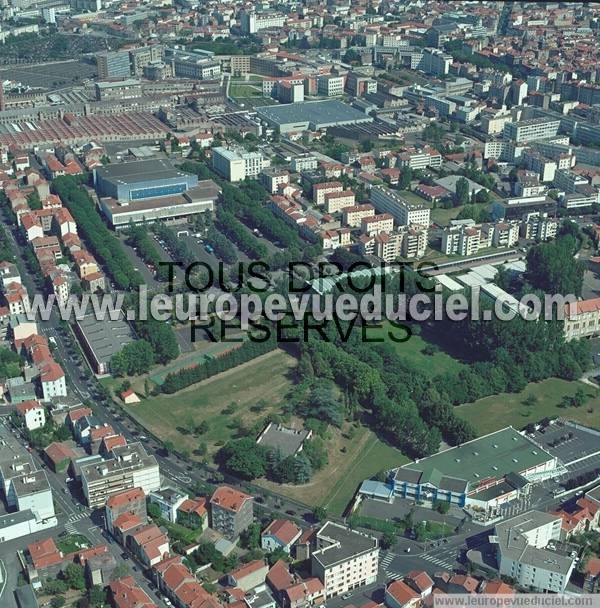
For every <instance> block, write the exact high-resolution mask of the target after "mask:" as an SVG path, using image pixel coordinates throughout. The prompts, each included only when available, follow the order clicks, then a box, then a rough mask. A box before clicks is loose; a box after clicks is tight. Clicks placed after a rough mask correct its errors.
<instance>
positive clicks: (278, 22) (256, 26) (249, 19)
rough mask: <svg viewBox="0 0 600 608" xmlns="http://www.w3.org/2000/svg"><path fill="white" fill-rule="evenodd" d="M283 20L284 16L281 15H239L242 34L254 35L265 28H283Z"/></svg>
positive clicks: (249, 13)
mask: <svg viewBox="0 0 600 608" xmlns="http://www.w3.org/2000/svg"><path fill="white" fill-rule="evenodd" d="M285 19H286V17H285V15H282V14H281V13H274V12H269V13H255V12H254V11H250V12H243V13H242V14H241V16H240V24H241V28H242V32H243V33H244V34H256V32H260V30H265V29H267V28H280V27H283V25H284V24H285Z"/></svg>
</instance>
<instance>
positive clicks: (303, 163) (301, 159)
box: [290, 154, 319, 173]
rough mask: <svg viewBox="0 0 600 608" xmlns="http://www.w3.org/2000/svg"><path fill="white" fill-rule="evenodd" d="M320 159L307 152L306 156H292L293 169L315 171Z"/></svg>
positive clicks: (297, 171) (296, 170)
mask: <svg viewBox="0 0 600 608" xmlns="http://www.w3.org/2000/svg"><path fill="white" fill-rule="evenodd" d="M318 164H319V163H318V161H317V157H316V156H310V155H309V154H306V155H304V156H296V157H295V158H292V162H291V165H290V167H291V169H292V171H295V172H296V173H299V172H300V171H314V170H315V169H316V168H317V166H318Z"/></svg>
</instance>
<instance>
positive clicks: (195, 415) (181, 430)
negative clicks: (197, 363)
mask: <svg viewBox="0 0 600 608" xmlns="http://www.w3.org/2000/svg"><path fill="white" fill-rule="evenodd" d="M295 365H296V360H295V359H294V358H293V357H291V356H289V355H287V354H286V353H284V352H283V351H281V350H275V351H272V352H270V353H267V354H266V355H263V356H262V357H258V358H257V359H253V360H252V361H249V362H248V363H245V364H243V365H240V366H238V367H236V368H234V369H232V370H229V371H226V372H224V373H222V374H219V375H218V376H214V377H213V378H209V379H208V380H205V381H203V382H200V383H198V384H194V385H193V386H191V387H189V388H187V389H184V390H182V391H179V392H178V393H177V394H175V395H162V394H161V395H158V396H156V397H151V398H149V399H143V400H142V402H141V403H139V404H136V405H128V406H123V407H125V408H126V409H127V410H128V412H129V413H130V414H131V416H133V417H134V418H135V419H136V420H138V421H139V422H140V423H141V424H142V425H143V426H144V427H145V428H147V429H148V430H149V431H150V432H152V433H153V434H154V435H156V436H157V437H159V438H160V439H162V440H163V441H166V440H170V441H172V442H173V443H174V444H175V446H176V447H177V448H178V449H187V450H189V451H190V452H193V450H195V449H196V448H197V447H198V445H199V443H200V442H201V441H202V442H205V443H206V444H207V447H208V451H209V454H210V453H213V452H215V451H216V450H217V449H218V447H219V445H222V444H223V443H224V442H226V441H228V440H229V439H231V438H232V437H234V436H235V435H236V432H237V429H236V427H235V426H234V423H235V422H236V421H238V422H240V423H243V424H244V425H245V426H246V425H248V426H251V425H252V424H254V423H255V422H257V421H258V420H259V419H261V418H264V417H265V416H266V415H267V414H269V413H271V412H274V411H279V404H280V403H281V401H282V400H283V397H284V395H285V394H286V393H287V392H288V391H289V389H290V388H291V386H292V381H291V379H290V375H291V371H292V368H293V367H294V366H295ZM259 401H262V402H264V409H263V410H262V411H260V412H252V411H250V407H251V406H253V405H256V404H257V403H258V402H259ZM228 407H231V408H233V411H230V412H229V413H223V410H224V409H226V408H228ZM202 421H207V422H208V423H209V431H208V432H207V433H205V434H204V435H203V436H201V437H194V436H193V435H191V434H190V433H189V431H188V429H189V428H190V427H191V426H195V425H197V424H199V423H200V422H202Z"/></svg>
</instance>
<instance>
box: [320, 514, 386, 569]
mask: <svg viewBox="0 0 600 608" xmlns="http://www.w3.org/2000/svg"><path fill="white" fill-rule="evenodd" d="M317 541H318V546H319V547H321V548H320V549H317V550H316V551H313V553H312V555H313V557H314V558H315V559H316V560H317V561H318V562H319V563H321V564H322V565H323V566H324V567H328V566H331V565H333V564H337V563H339V562H344V561H346V560H348V559H351V558H353V557H355V556H358V555H361V554H362V553H368V552H370V551H373V550H374V549H376V548H377V539H376V538H373V537H372V536H367V535H366V534H363V533H361V532H357V531H355V530H351V529H350V528H346V527H345V526H341V525H339V524H335V523H333V522H331V521H328V522H326V523H325V524H324V525H323V527H322V528H321V529H320V530H319V531H318V532H317Z"/></svg>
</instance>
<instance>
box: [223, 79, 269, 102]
mask: <svg viewBox="0 0 600 608" xmlns="http://www.w3.org/2000/svg"><path fill="white" fill-rule="evenodd" d="M229 96H230V97H236V98H237V97H262V96H263V94H262V89H259V88H258V87H257V86H255V85H252V84H247V83H244V82H232V83H231V84H230V85H229Z"/></svg>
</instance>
